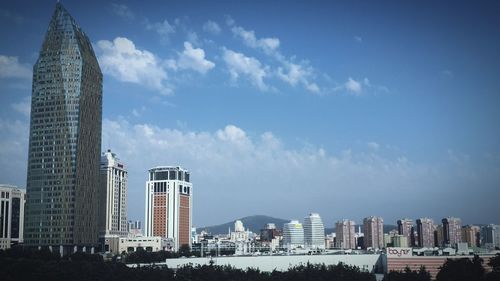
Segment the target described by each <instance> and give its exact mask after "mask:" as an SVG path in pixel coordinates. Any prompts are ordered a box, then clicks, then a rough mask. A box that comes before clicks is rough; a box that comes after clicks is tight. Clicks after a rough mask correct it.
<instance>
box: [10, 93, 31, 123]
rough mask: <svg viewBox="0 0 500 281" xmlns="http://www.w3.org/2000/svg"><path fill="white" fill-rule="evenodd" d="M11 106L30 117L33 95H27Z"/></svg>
mask: <svg viewBox="0 0 500 281" xmlns="http://www.w3.org/2000/svg"><path fill="white" fill-rule="evenodd" d="M10 107H11V108H12V109H14V110H15V111H17V112H19V113H21V114H22V115H24V117H27V118H29V117H30V111H31V97H30V96H27V97H25V98H24V99H23V100H22V101H20V102H16V103H13V104H11V105H10Z"/></svg>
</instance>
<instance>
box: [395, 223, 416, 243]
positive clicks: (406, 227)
mask: <svg viewBox="0 0 500 281" xmlns="http://www.w3.org/2000/svg"><path fill="white" fill-rule="evenodd" d="M413 230H414V229H413V220H412V219H402V220H398V234H399V235H403V236H406V237H407V238H408V239H407V241H408V245H406V247H410V246H414V245H412V243H411V241H412V237H414V235H413ZM413 239H414V238H413Z"/></svg>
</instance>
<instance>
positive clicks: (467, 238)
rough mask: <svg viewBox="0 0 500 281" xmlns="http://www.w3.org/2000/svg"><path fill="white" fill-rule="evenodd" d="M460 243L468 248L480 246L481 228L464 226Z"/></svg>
mask: <svg viewBox="0 0 500 281" xmlns="http://www.w3.org/2000/svg"><path fill="white" fill-rule="evenodd" d="M462 241H463V242H466V243H467V245H468V246H469V247H480V246H481V228H480V227H479V226H475V225H466V226H464V227H462Z"/></svg>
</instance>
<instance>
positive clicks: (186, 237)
mask: <svg viewBox="0 0 500 281" xmlns="http://www.w3.org/2000/svg"><path fill="white" fill-rule="evenodd" d="M145 205H146V210H145V213H146V215H145V218H144V222H145V223H144V234H145V235H146V236H161V237H165V238H169V239H172V240H173V241H174V245H173V246H174V247H173V248H174V250H178V249H179V248H180V247H181V246H183V245H188V246H189V247H191V243H192V241H191V227H192V221H193V219H192V209H193V184H192V183H191V180H190V173H189V171H187V170H184V169H182V168H181V167H173V166H162V167H155V168H152V169H150V170H149V180H148V181H147V182H146V204H145Z"/></svg>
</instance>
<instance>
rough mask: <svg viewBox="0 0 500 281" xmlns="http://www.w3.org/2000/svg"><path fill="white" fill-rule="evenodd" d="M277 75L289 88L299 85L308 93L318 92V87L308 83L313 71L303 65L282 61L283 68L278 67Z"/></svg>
mask: <svg viewBox="0 0 500 281" xmlns="http://www.w3.org/2000/svg"><path fill="white" fill-rule="evenodd" d="M277 75H278V77H279V78H280V79H281V80H283V81H285V82H287V83H289V84H290V85H291V86H296V85H297V84H299V83H300V84H302V85H303V86H304V87H305V88H306V89H307V90H308V91H310V92H313V93H319V92H320V89H319V87H318V85H317V84H316V83H314V82H310V81H309V80H310V79H311V78H312V77H313V75H314V70H313V69H312V67H310V66H308V65H307V64H305V63H302V64H297V63H293V62H289V61H283V67H278V71H277Z"/></svg>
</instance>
